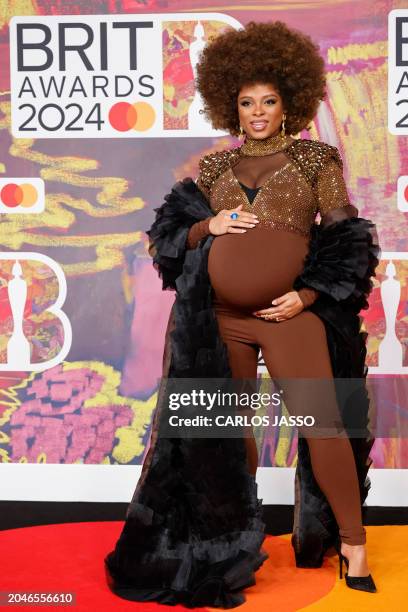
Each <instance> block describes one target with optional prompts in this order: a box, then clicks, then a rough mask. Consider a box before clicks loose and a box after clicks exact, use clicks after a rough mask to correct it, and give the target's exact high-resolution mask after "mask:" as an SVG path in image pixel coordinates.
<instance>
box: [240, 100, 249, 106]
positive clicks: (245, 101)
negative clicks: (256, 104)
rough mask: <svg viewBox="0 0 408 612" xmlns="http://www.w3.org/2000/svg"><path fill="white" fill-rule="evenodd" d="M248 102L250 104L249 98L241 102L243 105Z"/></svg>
mask: <svg viewBox="0 0 408 612" xmlns="http://www.w3.org/2000/svg"><path fill="white" fill-rule="evenodd" d="M248 104H250V102H249V100H244V101H243V102H241V106H247V105H248Z"/></svg>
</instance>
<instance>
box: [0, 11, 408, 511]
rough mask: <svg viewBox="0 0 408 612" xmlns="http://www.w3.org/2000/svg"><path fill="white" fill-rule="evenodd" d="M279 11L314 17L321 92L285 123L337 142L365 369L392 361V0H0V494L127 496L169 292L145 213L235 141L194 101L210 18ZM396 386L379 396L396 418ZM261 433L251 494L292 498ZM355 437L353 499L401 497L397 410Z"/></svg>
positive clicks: (401, 339)
mask: <svg viewBox="0 0 408 612" xmlns="http://www.w3.org/2000/svg"><path fill="white" fill-rule="evenodd" d="M220 10H222V11H223V12H220ZM224 11H225V12H224ZM277 19H279V20H281V21H284V22H286V23H287V24H288V25H289V26H291V27H295V28H298V29H300V30H303V31H305V32H307V33H308V34H310V35H311V36H312V38H313V39H314V40H315V41H316V42H317V43H318V44H319V45H320V50H321V53H322V55H323V57H324V58H325V62H326V68H327V97H326V99H325V101H322V103H321V105H320V108H319V111H318V114H317V116H316V117H315V119H314V121H313V123H312V125H311V131H310V133H308V132H305V133H301V134H300V136H301V137H303V138H306V137H307V138H309V137H310V138H312V139H317V140H322V141H325V142H328V143H330V144H333V145H335V146H337V147H338V148H339V150H340V152H341V155H342V157H343V161H344V176H345V179H346V182H347V186H348V191H349V195H350V199H351V201H352V203H353V204H354V205H355V206H356V207H357V208H358V209H359V212H360V216H363V217H366V218H369V219H372V220H374V221H375V223H376V224H377V229H378V233H379V237H380V242H381V247H382V259H381V262H380V265H379V267H378V270H377V277H376V279H375V287H374V290H373V293H372V295H371V298H370V308H369V310H367V311H364V312H363V313H362V314H363V316H364V327H365V329H366V331H367V332H368V334H369V336H368V346H367V348H368V358H367V365H368V366H369V373H368V377H369V379H370V377H381V376H382V377H393V380H395V381H397V382H398V380H400V381H401V380H404V377H406V376H407V374H408V351H407V343H408V310H407V297H408V294H407V272H408V147H407V144H408V9H407V8H404V2H392V1H386V0H384V1H382V2H375V3H373V2H372V1H371V0H361V1H354V2H349V1H342V0H321V1H320V0H317V1H316V2H309V3H308V2H294V1H292V0H290V1H284V2H280V3H271V2H263V1H262V0H261V1H260V2H258V3H256V5H253V4H252V3H251V2H245V0H244V1H242V2H239V3H238V2H236V3H230V4H229V5H228V7H223V8H222V9H220V7H219V5H218V3H217V2H208V1H207V2H203V3H196V2H186V1H183V0H169V1H168V2H161V1H159V0H144V1H143V2H142V1H137V0H133V1H132V0H129V1H119V2H112V1H110V0H87V1H86V2H85V1H83V0H79V1H78V2H75V3H72V4H71V3H64V2H52V3H51V2H50V1H49V0H44V1H42V0H37V1H36V2H30V1H24V2H18V1H17V2H11V1H7V0H6V1H5V2H3V3H2V9H1V11H0V20H1V21H0V28H1V29H0V63H1V70H0V130H1V132H0V150H1V155H0V457H1V460H0V461H1V465H0V469H1V471H2V490H1V493H0V495H1V498H2V499H21V500H24V499H33V500H83V501H85V500H95V501H106V502H109V501H128V500H129V499H130V495H131V493H132V491H133V489H134V486H135V484H136V481H137V477H138V474H139V473H140V466H141V464H142V462H143V458H144V456H145V454H146V452H147V449H148V442H149V432H150V427H151V421H152V416H153V412H154V408H155V405H156V400H157V387H158V381H159V378H160V376H161V367H162V351H163V343H164V332H165V326H166V324H167V319H168V315H169V311H170V308H171V305H172V303H173V300H174V294H173V293H172V292H168V291H166V292H162V291H161V281H160V280H159V279H158V277H157V273H156V271H155V270H154V268H153V266H152V261H151V258H150V257H149V255H148V253H147V236H146V234H145V230H146V229H147V228H148V227H149V226H150V224H151V222H152V220H153V217H154V212H153V209H154V208H156V207H157V206H159V205H160V204H161V203H162V202H163V198H164V195H165V194H166V193H168V192H169V190H170V188H171V186H172V185H173V183H174V182H175V181H176V180H178V179H180V178H183V177H185V176H192V177H193V178H195V177H196V176H197V173H198V160H199V158H200V157H201V156H202V155H204V154H206V153H209V152H212V151H216V150H221V149H224V148H229V147H232V146H236V145H237V144H239V141H237V140H236V139H234V138H232V137H231V136H229V135H228V134H227V133H224V132H221V131H219V130H213V129H212V127H211V125H209V124H208V123H207V122H206V121H205V119H204V118H203V115H202V114H200V112H199V111H200V109H201V108H202V100H201V98H200V95H199V94H198V92H197V91H196V90H195V88H194V78H195V65H196V62H197V59H198V56H199V53H200V51H201V49H202V48H203V47H204V45H205V44H206V42H207V41H208V40H209V39H210V37H215V36H217V35H218V34H220V33H222V32H224V31H225V30H226V29H228V28H240V27H242V26H243V25H245V23H247V22H248V21H250V20H256V21H270V20H277ZM259 369H260V371H261V372H262V371H263V370H264V366H263V362H262V359H261V360H260V363H259ZM395 388H400V387H398V385H396V387H395V386H394V387H393V386H392V385H390V386H389V389H390V391H389V397H388V401H389V403H390V405H391V404H392V406H393V408H394V410H395V411H396V412H397V413H398V415H399V417H398V418H400V419H401V423H402V422H403V421H404V419H405V422H407V419H408V414H407V410H406V405H405V404H404V402H405V399H404V398H403V397H400V396H399V395H398V393H397V392H395ZM392 389H394V391H392ZM405 431H406V428H405ZM388 433H389V432H388ZM258 442H259V448H260V469H259V471H258V472H259V473H258V479H259V484H260V494H261V497H263V499H264V502H266V503H267V502H270V503H289V502H290V501H293V492H292V488H293V483H292V479H291V478H290V475H291V474H292V473H293V470H294V467H295V465H296V458H297V442H296V432H295V431H294V432H293V435H289V436H288V433H287V431H285V433H284V435H283V432H282V435H279V431H278V432H277V431H276V430H274V431H273V432H269V431H265V430H264V431H262V432H261V435H260V439H259V440H258ZM371 456H372V459H373V465H372V469H371V471H370V475H371V479H372V481H373V487H372V492H371V493H370V495H369V499H368V503H369V504H374V505H378V504H379V505H390V506H395V505H408V499H407V493H406V491H407V490H408V441H407V439H406V436H405V437H404V436H403V435H400V431H399V429H398V427H397V428H396V429H395V431H394V432H393V434H392V435H386V436H385V435H384V437H381V436H380V437H377V440H376V442H375V446H374V448H373V452H372V453H371Z"/></svg>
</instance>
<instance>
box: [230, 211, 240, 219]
mask: <svg viewBox="0 0 408 612" xmlns="http://www.w3.org/2000/svg"><path fill="white" fill-rule="evenodd" d="M230 217H231V219H238V213H236V212H233V213H231V214H230Z"/></svg>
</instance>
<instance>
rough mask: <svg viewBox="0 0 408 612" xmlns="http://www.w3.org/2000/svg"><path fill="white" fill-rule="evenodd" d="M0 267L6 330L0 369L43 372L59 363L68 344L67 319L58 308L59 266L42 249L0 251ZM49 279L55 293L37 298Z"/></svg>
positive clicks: (62, 286) (63, 287) (62, 282)
mask: <svg viewBox="0 0 408 612" xmlns="http://www.w3.org/2000/svg"><path fill="white" fill-rule="evenodd" d="M6 262H7V263H6ZM0 270H2V272H3V273H4V274H5V276H4V279H6V278H7V279H8V282H7V287H5V291H6V295H7V298H8V305H9V310H7V308H5V309H3V311H4V312H6V313H7V314H6V315H5V318H4V319H3V320H2V321H0V323H2V327H4V329H5V330H7V332H6V331H3V334H4V335H5V336H6V335H7V338H6V339H5V343H4V346H5V350H4V351H3V354H2V355H1V357H2V360H1V361H0V372H10V371H28V372H42V371H44V370H48V369H50V368H52V367H54V366H55V365H57V364H59V363H61V362H62V361H63V360H64V359H65V358H66V356H67V355H68V353H69V350H70V348H71V344H72V327H71V323H70V321H69V319H68V317H67V315H66V314H65V312H64V311H63V310H62V305H63V304H64V301H65V298H66V295H67V283H66V279H65V275H64V272H63V270H62V268H61V266H60V265H59V264H58V263H57V262H56V261H55V260H54V259H51V257H48V256H47V255H43V254H42V253H32V252H0ZM47 282H51V283H53V285H54V287H55V294H54V295H52V293H48V295H47V296H46V298H44V299H43V301H42V302H41V301H38V299H37V296H38V293H39V291H38V289H39V287H40V286H41V283H42V284H44V283H47ZM50 295H51V298H50ZM24 323H26V327H25V328H24ZM3 324H4V325H3ZM44 338H45V340H44ZM44 342H45V344H44ZM39 347H40V348H39Z"/></svg>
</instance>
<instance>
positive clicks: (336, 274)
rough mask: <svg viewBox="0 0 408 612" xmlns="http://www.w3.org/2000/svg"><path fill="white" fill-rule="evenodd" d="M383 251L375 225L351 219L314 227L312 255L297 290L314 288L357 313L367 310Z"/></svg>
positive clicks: (296, 284) (311, 238)
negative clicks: (372, 278) (374, 277)
mask: <svg viewBox="0 0 408 612" xmlns="http://www.w3.org/2000/svg"><path fill="white" fill-rule="evenodd" d="M380 253H381V249H380V246H379V243H378V236H377V232H376V228H375V225H374V223H373V222H372V221H370V220H369V219H364V218H362V217H351V218H348V219H343V220H342V221H337V222H335V223H331V224H330V225H328V226H326V227H320V226H319V225H318V224H316V223H315V224H313V226H312V229H311V235H310V241H309V252H308V254H307V256H306V258H305V261H304V268H303V270H302V273H301V274H300V275H299V276H298V277H297V278H296V279H295V282H294V285H293V286H294V289H296V290H297V289H300V288H301V287H312V288H313V289H317V290H318V291H320V292H321V293H322V294H323V296H328V297H330V298H332V300H335V301H336V302H340V301H342V303H343V307H346V308H348V309H349V310H350V311H352V312H355V313H358V312H360V310H362V309H367V308H368V301H367V297H368V295H369V294H370V292H371V290H372V287H373V282H372V280H371V277H372V276H375V269H376V267H377V265H378V263H379V256H380Z"/></svg>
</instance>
